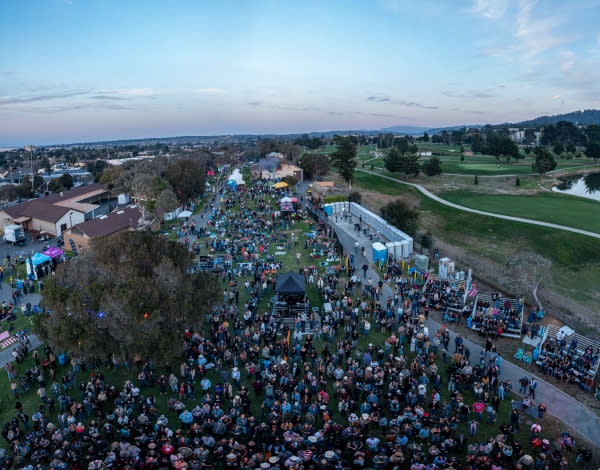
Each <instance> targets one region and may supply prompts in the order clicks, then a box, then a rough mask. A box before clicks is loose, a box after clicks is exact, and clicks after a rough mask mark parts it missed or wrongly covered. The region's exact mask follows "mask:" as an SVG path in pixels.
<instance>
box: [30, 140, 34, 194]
mask: <svg viewBox="0 0 600 470" xmlns="http://www.w3.org/2000/svg"><path fill="white" fill-rule="evenodd" d="M29 149H30V150H29V155H30V156H31V192H32V193H34V192H35V188H34V187H33V186H34V183H33V182H34V180H35V175H34V174H33V145H31V146H30V147H29Z"/></svg>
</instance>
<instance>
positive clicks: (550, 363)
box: [537, 332, 600, 392]
mask: <svg viewBox="0 0 600 470" xmlns="http://www.w3.org/2000/svg"><path fill="white" fill-rule="evenodd" d="M599 360H600V351H599V350H598V349H597V348H594V347H593V346H591V345H590V346H587V347H586V348H585V350H584V351H583V352H581V351H580V350H579V348H578V344H577V338H576V337H575V336H573V338H572V339H571V341H567V339H566V337H565V336H564V335H561V334H560V332H559V335H558V336H557V337H555V338H552V337H549V338H548V339H547V340H546V341H545V342H544V344H542V345H541V348H540V351H539V355H538V358H537V362H538V367H539V370H540V372H543V373H544V374H546V375H551V376H553V377H555V378H557V379H558V380H559V381H561V382H565V383H572V384H574V383H576V384H578V385H579V386H580V388H581V389H583V390H585V391H587V392H591V391H592V389H593V388H594V377H593V376H594V374H593V372H592V371H594V369H595V368H597V366H598V361H599ZM596 392H597V390H596Z"/></svg>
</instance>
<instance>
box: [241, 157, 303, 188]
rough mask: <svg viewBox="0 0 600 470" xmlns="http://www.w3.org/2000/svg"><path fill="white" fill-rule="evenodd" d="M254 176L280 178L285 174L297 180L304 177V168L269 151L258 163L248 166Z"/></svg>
mask: <svg viewBox="0 0 600 470" xmlns="http://www.w3.org/2000/svg"><path fill="white" fill-rule="evenodd" d="M250 171H251V173H252V176H253V177H254V178H260V179H273V180H277V179H279V180H282V179H283V178H285V177H286V176H293V177H294V178H296V179H297V180H298V181H302V180H303V179H304V170H303V169H302V168H300V167H299V166H298V165H294V164H293V163H292V162H288V161H286V160H284V159H283V155H282V154H280V153H277V152H271V153H270V154H269V155H267V156H266V157H265V158H263V159H262V160H260V161H259V162H258V163H256V164H254V165H252V166H251V167H250Z"/></svg>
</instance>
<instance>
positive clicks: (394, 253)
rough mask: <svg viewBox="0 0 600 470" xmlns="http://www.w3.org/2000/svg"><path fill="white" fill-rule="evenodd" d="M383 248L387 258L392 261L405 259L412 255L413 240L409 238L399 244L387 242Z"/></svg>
mask: <svg viewBox="0 0 600 470" xmlns="http://www.w3.org/2000/svg"><path fill="white" fill-rule="evenodd" d="M385 247H386V248H387V250H388V256H389V257H392V258H394V259H406V258H408V257H410V255H411V254H412V251H413V240H412V238H409V239H404V240H402V241H400V242H387V243H386V244H385Z"/></svg>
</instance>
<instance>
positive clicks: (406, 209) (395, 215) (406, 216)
mask: <svg viewBox="0 0 600 470" xmlns="http://www.w3.org/2000/svg"><path fill="white" fill-rule="evenodd" d="M380 214H381V217H383V218H384V219H385V220H386V221H387V222H388V223H389V224H391V225H393V226H395V227H397V228H399V229H400V230H402V231H403V232H405V233H407V234H409V235H411V236H412V235H414V234H415V233H416V231H417V225H418V221H419V211H418V210H417V209H414V208H412V207H410V206H409V205H408V204H406V202H404V201H403V200H402V199H397V200H395V201H392V202H390V203H388V204H386V205H385V206H383V207H382V208H381V209H380Z"/></svg>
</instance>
